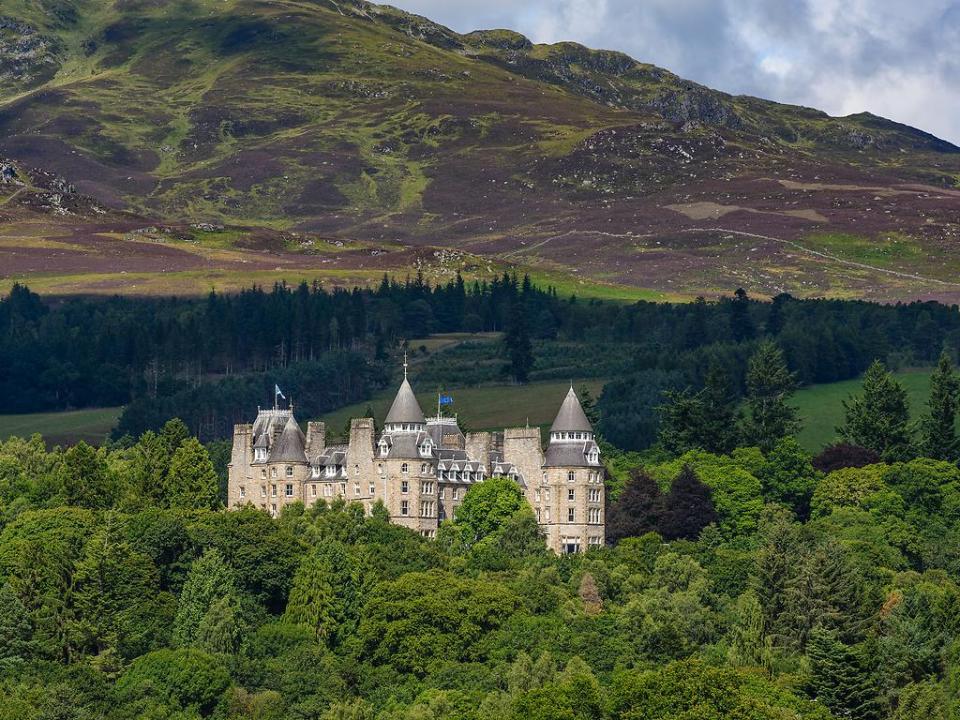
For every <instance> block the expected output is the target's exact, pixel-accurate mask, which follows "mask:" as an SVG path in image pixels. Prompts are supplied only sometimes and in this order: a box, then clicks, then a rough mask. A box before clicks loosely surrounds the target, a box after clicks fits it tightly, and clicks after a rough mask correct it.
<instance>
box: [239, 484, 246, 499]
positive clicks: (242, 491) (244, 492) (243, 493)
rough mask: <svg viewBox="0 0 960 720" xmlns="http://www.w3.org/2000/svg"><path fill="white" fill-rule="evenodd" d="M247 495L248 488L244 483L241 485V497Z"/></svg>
mask: <svg viewBox="0 0 960 720" xmlns="http://www.w3.org/2000/svg"><path fill="white" fill-rule="evenodd" d="M246 496H247V489H246V488H245V487H244V486H243V485H241V486H240V497H242V498H244V497H246Z"/></svg>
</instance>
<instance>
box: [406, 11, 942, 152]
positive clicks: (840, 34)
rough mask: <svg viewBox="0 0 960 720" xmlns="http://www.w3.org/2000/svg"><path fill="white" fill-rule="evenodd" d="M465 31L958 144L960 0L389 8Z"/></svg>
mask: <svg viewBox="0 0 960 720" xmlns="http://www.w3.org/2000/svg"><path fill="white" fill-rule="evenodd" d="M392 4H394V5H396V6H398V7H402V8H404V9H406V10H411V11H413V12H417V13H420V14H422V15H426V16H427V17H429V18H431V19H433V20H436V21H437V22H441V23H444V24H446V25H449V26H451V27H453V28H454V29H456V30H458V31H462V32H467V31H470V30H476V29H480V28H492V27H507V28H511V29H514V30H517V31H519V32H522V33H524V34H525V35H527V36H528V37H530V38H531V39H532V40H533V41H535V42H557V41H559V40H573V41H576V42H581V43H583V44H585V45H589V46H591V47H598V48H600V47H602V48H608V49H613V50H622V51H624V52H627V53H629V54H630V55H632V56H633V57H635V58H637V59H638V60H642V61H644V62H652V63H655V64H657V65H660V66H662V67H666V68H668V69H669V70H672V71H673V72H676V73H678V74H679V75H682V76H684V77H687V78H690V79H691V80H696V81H698V82H702V83H704V84H706V85H709V86H711V87H714V88H717V89H720V90H726V91H728V92H733V93H747V94H751V95H757V96H760V97H766V98H769V99H771V100H778V101H781V102H792V103H798V104H802V105H808V106H813V107H818V108H820V109H822V110H825V111H827V112H829V113H831V114H835V115H842V114H849V113H852V112H861V111H864V110H867V111H870V112H873V113H875V114H877V115H882V116H884V117H888V118H890V119H892V120H897V121H899V122H904V123H907V124H910V125H914V126H916V127H919V128H921V129H923V130H927V131H928V132H932V133H934V134H937V135H939V136H941V137H943V138H945V139H947V140H951V141H952V142H954V143H957V144H960V79H958V78H960V52H958V48H960V0H910V2H904V1H903V0H524V1H523V2H520V1H518V0H392Z"/></svg>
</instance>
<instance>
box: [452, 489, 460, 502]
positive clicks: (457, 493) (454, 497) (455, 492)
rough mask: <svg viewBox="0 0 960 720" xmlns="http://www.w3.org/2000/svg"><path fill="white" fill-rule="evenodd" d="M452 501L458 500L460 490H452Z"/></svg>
mask: <svg viewBox="0 0 960 720" xmlns="http://www.w3.org/2000/svg"><path fill="white" fill-rule="evenodd" d="M453 499H454V500H459V499H460V488H453Z"/></svg>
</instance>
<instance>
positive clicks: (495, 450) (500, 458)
mask: <svg viewBox="0 0 960 720" xmlns="http://www.w3.org/2000/svg"><path fill="white" fill-rule="evenodd" d="M492 476H503V477H509V478H511V479H513V480H514V481H515V482H516V483H517V484H518V485H519V487H520V489H521V490H522V491H523V494H524V496H525V497H526V499H527V502H529V503H530V506H531V507H532V508H533V512H534V514H535V516H536V518H537V522H538V523H539V525H540V527H541V528H542V530H543V532H544V534H545V536H546V540H547V544H548V546H549V547H550V548H551V549H552V550H553V551H554V552H557V553H575V552H581V551H583V550H586V549H587V548H590V547H595V546H600V545H603V543H604V482H603V480H604V471H603V466H602V465H601V463H600V450H599V448H598V447H597V443H596V442H595V440H594V435H593V428H592V427H591V426H590V422H589V421H588V420H587V416H586V415H585V414H584V412H583V408H582V406H581V405H580V401H579V400H578V399H577V395H576V393H575V392H574V390H573V387H571V388H570V391H569V392H568V393H567V396H566V397H565V398H564V400H563V403H562V404H561V406H560V411H559V412H558V413H557V417H556V420H554V422H553V426H552V427H551V428H550V437H549V440H548V443H547V445H546V447H545V448H544V446H543V443H542V440H541V436H540V429H539V428H529V427H527V428H507V429H506V430H504V431H503V432H497V433H490V432H470V433H467V434H466V435H464V434H463V433H462V432H461V430H460V428H459V427H458V425H457V420H456V418H455V417H442V416H440V415H439V414H438V416H437V417H432V418H426V417H424V414H423V410H422V409H421V408H420V404H419V403H418V402H417V398H416V396H415V395H414V394H413V389H412V388H411V387H410V383H409V382H408V380H407V378H406V377H404V379H403V383H402V384H401V385H400V389H399V391H398V392H397V396H396V398H395V399H394V401H393V405H392V406H391V407H390V411H389V412H388V413H387V417H386V420H385V421H384V427H383V432H381V433H380V435H379V437H377V433H376V430H375V427H374V422H373V419H372V418H357V419H354V420H352V421H351V422H350V438H349V442H348V443H347V444H345V445H327V443H326V433H325V428H324V424H323V423H322V422H310V423H308V424H307V433H306V435H304V433H303V431H302V430H301V429H300V426H299V425H298V424H297V421H296V419H295V418H294V416H293V411H292V410H284V409H277V408H274V409H272V410H260V412H259V414H258V415H257V419H256V422H254V423H253V425H237V426H236V427H235V428H234V432H233V452H232V456H231V460H230V479H229V489H228V506H229V507H230V508H237V507H240V506H242V505H245V504H247V503H250V504H252V505H254V506H255V507H258V508H261V509H263V510H266V511H268V512H270V513H271V514H272V515H277V514H278V513H279V512H280V510H281V509H282V508H283V506H284V505H288V504H290V503H294V502H302V503H304V504H305V505H308V506H309V505H312V504H313V503H315V502H317V501H318V500H320V499H324V500H326V501H328V502H329V501H331V500H333V499H334V498H338V497H340V498H343V499H345V500H347V501H348V502H358V503H361V504H362V505H363V507H364V509H365V510H366V512H367V513H370V512H371V510H372V508H373V506H374V504H375V503H376V502H378V501H381V502H382V503H383V504H384V506H385V507H386V509H387V511H388V512H389V513H390V519H391V521H392V522H394V523H397V524H398V525H403V526H405V527H408V528H411V529H412V530H416V531H418V532H419V533H421V534H422V535H424V536H426V537H434V536H435V535H436V532H437V528H438V527H439V525H440V523H441V522H443V521H444V520H446V519H452V518H454V516H455V515H456V511H457V507H458V506H459V505H460V503H461V502H463V498H464V495H465V494H466V493H467V491H468V490H469V489H470V487H471V486H472V485H473V484H475V483H478V482H483V480H485V479H486V478H488V477H492Z"/></svg>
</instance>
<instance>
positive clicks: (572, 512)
mask: <svg viewBox="0 0 960 720" xmlns="http://www.w3.org/2000/svg"><path fill="white" fill-rule="evenodd" d="M576 517H577V511H576V510H575V509H574V508H567V522H573V521H574V520H575V519H576Z"/></svg>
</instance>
